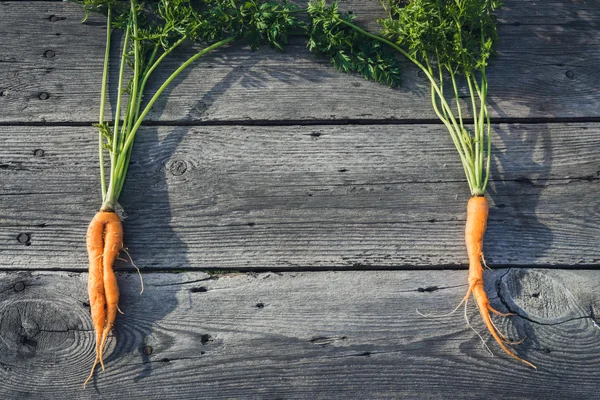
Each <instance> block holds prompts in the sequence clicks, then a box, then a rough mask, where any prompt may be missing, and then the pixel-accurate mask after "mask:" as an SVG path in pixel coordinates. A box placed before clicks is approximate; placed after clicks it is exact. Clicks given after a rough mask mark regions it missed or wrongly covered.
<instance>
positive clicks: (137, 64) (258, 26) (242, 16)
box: [74, 0, 303, 387]
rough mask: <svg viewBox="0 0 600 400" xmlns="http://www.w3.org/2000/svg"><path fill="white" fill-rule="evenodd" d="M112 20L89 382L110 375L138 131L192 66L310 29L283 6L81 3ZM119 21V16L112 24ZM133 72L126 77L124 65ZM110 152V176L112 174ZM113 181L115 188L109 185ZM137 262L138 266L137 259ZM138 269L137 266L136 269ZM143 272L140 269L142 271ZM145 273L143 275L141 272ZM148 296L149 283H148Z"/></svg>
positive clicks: (131, 0) (200, 1) (141, 0)
mask: <svg viewBox="0 0 600 400" xmlns="http://www.w3.org/2000/svg"><path fill="white" fill-rule="evenodd" d="M74 1H75V2H78V3H80V4H82V5H83V7H84V10H85V13H86V18H87V14H88V12H90V11H95V12H100V13H102V14H105V15H106V16H107V18H106V48H105V53H104V69H103V74H102V87H101V97H100V116H99V120H98V123H97V124H94V126H96V127H97V128H98V130H99V132H98V133H99V135H98V139H99V140H98V145H99V146H98V156H99V161H100V186H101V189H102V207H101V208H100V211H99V212H98V213H97V214H96V215H95V217H94V218H93V220H92V222H91V223H90V226H89V228H88V234H87V248H88V252H89V279H88V291H89V296H90V307H91V314H92V321H93V326H94V332H95V351H96V358H95V360H94V364H93V366H92V371H91V373H90V375H89V376H88V378H87V380H86V381H85V383H84V387H85V384H86V383H87V382H89V380H90V379H91V378H92V376H93V375H94V370H95V369H96V366H97V365H98V363H99V364H100V365H101V366H102V369H104V361H103V357H102V354H103V351H104V349H105V346H106V342H107V339H108V335H109V333H110V331H111V329H112V327H113V324H114V323H115V318H116V315H117V312H120V310H119V306H118V302H119V288H118V286H117V280H116V277H115V274H114V272H113V264H114V262H115V260H116V259H117V257H118V256H119V252H120V251H121V250H122V249H123V227H122V225H121V222H120V220H119V217H118V216H117V214H115V212H114V210H115V208H116V206H117V202H118V200H119V196H120V195H121V192H122V191H123V186H124V184H125V178H126V177H127V170H128V168H129V165H130V159H131V154H132V149H133V144H134V141H135V136H136V133H137V131H138V130H139V129H140V127H141V126H142V123H143V121H144V118H145V117H146V116H147V115H148V113H149V112H150V110H151V109H152V106H153V105H154V103H155V102H156V101H157V100H158V98H159V97H160V96H161V95H162V93H163V92H164V91H165V89H166V88H167V87H168V86H169V85H171V83H173V82H174V81H175V79H176V78H177V76H179V74H181V72H182V71H184V70H185V69H186V68H188V67H189V66H190V65H192V63H194V62H195V61H196V60H198V59H200V58H201V57H203V56H205V55H207V54H208V53H210V52H212V51H214V50H216V49H218V48H221V47H224V46H226V45H228V44H230V43H232V42H234V41H236V40H245V41H246V42H248V43H249V44H250V47H251V48H252V49H256V48H258V47H259V45H261V44H263V43H268V44H269V45H271V46H273V47H276V48H278V49H282V48H283V47H282V46H283V44H285V43H286V42H287V38H288V30H291V29H293V30H296V29H299V28H300V27H302V26H303V23H302V22H300V21H298V20H297V19H296V18H295V17H294V13H295V12H296V9H297V7H296V6H294V5H291V4H287V3H286V2H285V1H279V0H249V1H246V0H244V1H237V0H236V1H231V0H176V1H173V0H151V1H150V0H119V1H115V0H74ZM113 16H114V18H113ZM113 28H114V29H120V30H122V31H123V32H124V35H123V38H122V45H121V52H120V54H121V57H120V63H119V70H118V79H117V87H116V92H117V99H116V102H115V103H116V104H115V108H114V115H113V121H112V122H110V121H106V120H105V119H104V110H105V104H106V99H107V97H108V90H107V88H108V75H109V65H110V60H109V58H110V48H111V35H112V30H113ZM187 41H195V42H197V43H198V44H199V45H200V46H201V47H200V49H198V50H197V51H196V52H195V53H194V54H193V55H191V56H189V57H187V58H186V59H185V60H184V61H183V62H182V63H181V64H180V65H179V67H178V68H177V69H175V70H174V71H173V72H172V73H171V74H170V75H169V76H168V77H167V78H166V79H165V80H164V81H163V82H162V84H160V85H159V86H158V89H156V90H155V91H154V93H149V90H148V88H150V87H152V86H153V85H150V84H149V83H150V78H151V77H152V76H155V74H154V75H153V73H154V71H155V70H156V69H157V68H158V67H159V65H160V64H161V63H162V62H163V60H164V59H165V58H166V57H167V56H168V55H169V54H171V53H172V52H174V51H175V50H176V49H177V48H178V47H179V46H180V45H182V44H183V43H185V42H187ZM127 65H128V66H130V67H131V69H132V71H130V72H127V71H125V66H127ZM105 153H108V156H109V157H110V171H109V173H108V174H105V171H104V167H105V162H104V161H105V158H104V156H105ZM107 181H108V185H107ZM132 264H133V261H132ZM134 267H135V265H134ZM136 268H137V267H136ZM138 272H139V270H138ZM142 290H143V285H142Z"/></svg>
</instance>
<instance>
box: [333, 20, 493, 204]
mask: <svg viewBox="0 0 600 400" xmlns="http://www.w3.org/2000/svg"><path fill="white" fill-rule="evenodd" d="M339 21H340V22H341V23H342V24H344V25H346V26H348V27H349V28H351V29H354V30H355V31H357V32H359V33H361V34H362V35H364V36H366V37H368V38H371V39H374V40H378V41H380V42H381V43H385V44H386V45H388V46H390V47H392V48H393V49H395V50H396V51H398V52H399V53H400V54H402V55H403V56H405V57H406V58H408V60H410V61H411V62H412V63H413V64H415V65H416V66H417V67H419V68H420V69H421V70H422V71H423V72H424V73H425V76H427V79H429V82H430V83H431V87H432V90H434V91H435V92H436V94H437V96H438V99H439V101H440V104H441V106H442V109H443V110H445V111H447V112H448V116H449V117H450V121H444V119H443V118H440V119H441V120H442V122H444V124H445V125H446V127H448V131H449V132H450V135H451V136H453V132H460V135H459V136H458V141H459V142H460V145H461V147H462V148H463V151H464V152H465V153H467V149H466V144H465V142H464V140H463V139H462V131H461V130H460V128H459V126H458V124H457V122H456V119H455V118H454V115H453V114H452V110H451V108H450V106H449V105H448V102H447V101H446V99H445V98H444V96H443V93H442V91H441V89H440V87H439V86H438V85H437V83H436V82H435V79H434V78H433V74H432V73H431V72H430V71H429V70H428V68H426V67H425V66H424V65H423V64H422V63H420V62H419V61H418V60H417V59H415V58H414V57H411V55H410V54H408V53H407V52H406V51H405V50H404V49H402V48H401V47H400V46H398V45H397V44H395V43H393V42H391V41H389V40H387V39H385V38H383V37H381V36H378V35H374V34H372V33H369V32H367V31H366V30H364V29H362V28H360V27H358V26H356V25H354V24H352V23H351V22H348V21H344V20H343V19H341V18H340V19H339ZM434 104H435V107H436V108H437V103H436V102H434ZM474 112H476V109H475V108H474ZM437 115H438V117H440V116H441V113H440V112H439V109H438V110H437ZM449 125H450V126H449ZM453 139H454V136H453ZM455 144H456V143H455ZM457 150H459V154H460V155H461V161H463V166H464V168H465V173H466V175H467V180H468V181H469V186H470V189H471V193H472V194H473V195H480V194H483V192H482V190H481V187H482V186H483V185H481V184H479V185H474V184H475V177H476V174H475V173H474V171H473V168H474V167H475V165H476V164H475V163H473V162H472V161H473V160H471V162H469V160H467V157H465V156H463V153H462V152H461V151H460V149H459V147H458V146H457ZM488 162H489V160H488ZM486 182H487V181H486Z"/></svg>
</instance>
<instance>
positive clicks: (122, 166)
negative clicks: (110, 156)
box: [115, 36, 235, 201]
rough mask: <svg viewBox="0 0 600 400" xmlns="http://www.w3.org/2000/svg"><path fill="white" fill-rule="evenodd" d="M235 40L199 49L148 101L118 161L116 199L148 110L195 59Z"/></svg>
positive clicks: (232, 38)
mask: <svg viewBox="0 0 600 400" xmlns="http://www.w3.org/2000/svg"><path fill="white" fill-rule="evenodd" d="M233 40H235V37H234V36H232V37H229V38H227V39H223V40H221V41H219V42H217V43H214V44H212V45H210V46H208V47H206V48H204V49H202V50H201V51H199V52H198V53H196V54H194V55H193V56H192V57H190V58H189V59H188V60H187V61H186V62H184V63H183V64H182V65H181V66H180V67H179V68H177V69H176V70H175V72H173V73H172V74H171V76H169V77H168V78H167V80H165V82H164V83H163V84H162V85H161V86H160V87H159V88H158V90H157V91H156V93H154V95H153V96H152V98H151V99H150V101H149V102H148V104H147V105H146V107H144V110H143V111H142V113H141V114H140V116H139V117H138V119H137V120H136V122H135V125H134V126H133V127H132V128H131V131H130V132H129V136H128V137H127V140H126V142H125V145H124V146H123V152H124V153H125V156H122V157H119V160H118V163H117V171H118V174H119V182H118V188H117V192H116V197H115V201H116V199H118V197H119V195H120V194H121V190H122V189H123V184H124V183H125V176H126V175H127V168H128V163H127V164H126V161H127V151H128V150H129V148H130V147H131V146H132V144H133V140H134V139H135V134H136V132H137V130H138V129H139V128H140V126H141V125H142V121H143V120H144V118H145V117H146V115H147V114H148V112H149V111H150V109H151V108H152V106H153V105H154V103H155V102H156V100H157V99H158V98H159V97H160V95H161V94H162V92H163V91H164V90H165V89H166V88H167V86H169V84H170V83H171V82H173V80H174V79H175V78H176V77H177V76H178V75H179V74H180V73H181V72H182V71H183V70H185V69H186V68H187V67H188V66H189V65H190V64H192V63H193V62H194V61H196V60H197V59H198V58H200V57H202V56H203V55H205V54H207V53H209V52H211V51H213V50H215V49H217V48H219V47H221V46H224V45H226V44H228V43H230V42H232V41H233Z"/></svg>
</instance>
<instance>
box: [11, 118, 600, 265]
mask: <svg viewBox="0 0 600 400" xmlns="http://www.w3.org/2000/svg"><path fill="white" fill-rule="evenodd" d="M494 131H495V137H494V139H493V140H494V143H495V144H494V146H495V148H494V160H493V179H494V180H493V182H491V185H490V191H489V197H490V199H491V204H492V209H491V214H490V221H489V225H488V234H487V241H486V244H485V246H486V247H485V252H486V257H487V260H488V262H489V263H490V265H511V266H514V265H537V266H543V265H553V266H575V267H577V266H579V267H581V266H597V265H598V264H599V263H600V235H599V234H598V226H599V224H600V213H599V212H598V210H599V209H600V208H599V205H600V203H599V199H598V196H597V193H598V185H599V184H600V180H599V179H598V171H599V170H600V167H599V165H598V159H599V154H598V151H599V149H600V143H599V141H600V124H528V125H517V124H510V125H498V126H495V129H494ZM96 135H97V134H96V132H95V130H94V128H80V127H44V128H41V127H3V128H2V129H0V142H2V143H3V146H2V147H1V148H0V179H1V181H2V189H1V192H0V252H2V257H0V268H9V269H24V268H31V269H62V268H78V269H84V268H85V266H86V265H87V264H86V254H85V248H84V240H83V239H84V237H85V231H86V227H87V224H88V223H89V220H90V219H91V216H92V215H93V213H94V212H95V210H97V208H98V207H99V199H98V197H99V194H98V190H99V189H98V188H99V184H98V168H97V160H96V157H97V156H96V152H97V142H96V140H97V136H96ZM136 140H137V143H136V148H135V151H134V154H133V156H132V165H131V169H130V172H129V177H130V180H129V181H128V182H127V185H126V188H125V191H124V193H123V197H122V198H121V202H122V205H123V207H124V209H125V211H126V214H127V218H126V219H125V221H124V226H125V231H126V238H125V242H126V246H127V247H129V250H130V253H131V255H132V256H133V258H134V260H136V262H137V265H138V266H139V267H141V268H159V269H163V268H224V269H239V268H253V267H256V266H257V265H259V266H261V267H263V268H314V267H318V268H376V267H385V268H390V267H402V268H439V267H441V266H442V267H443V266H445V267H449V266H450V267H453V268H455V267H460V268H462V267H464V266H465V265H466V263H467V257H466V253H465V250H464V243H463V240H464V239H463V237H464V233H463V232H464V219H465V205H466V201H467V199H468V193H469V192H468V187H467V184H466V182H465V179H464V176H463V172H462V170H461V168H460V167H459V165H458V164H457V156H456V154H455V149H453V148H452V146H453V145H452V143H451V140H450V139H449V137H448V135H447V133H446V132H444V131H443V127H441V126H439V125H410V126H390V125H381V126H311V127H300V126H290V127H287V126H284V127H243V126H241V127H240V126H228V127H152V128H144V129H143V130H142V131H140V133H139V136H138V138H137V139H136ZM36 150H38V152H37V153H36ZM42 151H43V155H42V153H41V152H42ZM35 154H37V156H36V155H35ZM20 235H21V236H20ZM119 267H120V268H129V267H128V266H127V265H124V264H123V265H119Z"/></svg>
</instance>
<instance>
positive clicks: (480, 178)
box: [309, 0, 501, 196]
mask: <svg viewBox="0 0 600 400" xmlns="http://www.w3.org/2000/svg"><path fill="white" fill-rule="evenodd" d="M380 1H381V3H382V6H383V7H384V9H385V11H386V14H387V17H386V18H384V19H381V20H379V23H380V24H381V26H382V27H383V31H382V32H381V34H379V35H376V34H373V33H370V32H368V31H366V30H364V29H362V28H360V27H359V26H357V25H355V24H354V23H353V22H352V20H349V19H348V18H344V16H343V15H340V14H339V13H338V12H337V5H336V3H333V4H332V5H331V6H327V5H326V3H325V0H311V1H310V3H309V14H311V18H312V20H313V21H315V20H316V21H321V23H322V24H327V25H331V24H334V23H338V24H344V25H346V26H348V27H349V28H351V29H353V30H354V31H356V32H358V33H360V34H362V35H363V36H365V37H368V38H370V39H373V40H378V41H380V42H381V43H385V44H386V45H388V46H390V47H391V48H393V49H395V50H396V51H398V52H399V53H401V54H402V55H403V56H405V57H406V58H408V59H409V60H410V61H412V62H413V63H414V64H415V65H417V66H418V67H419V68H420V69H421V70H422V71H423V72H424V73H425V76H426V77H427V78H428V80H429V82H430V84H431V102H432V105H433V109H434V111H435V113H436V115H437V116H438V118H439V119H440V120H441V121H442V122H443V123H444V125H445V126H446V128H447V129H448V131H449V133H450V136H451V137H452V141H453V142H454V145H455V146H456V150H457V151H458V153H459V155H460V159H461V162H462V165H463V168H464V171H465V175H466V177H467V181H468V182H469V187H470V190H471V194H472V195H474V196H476V195H482V194H484V193H485V188H486V186H487V182H488V179H489V173H490V152H491V127H490V117H489V113H488V109H487V95H488V82H487V78H486V73H485V68H486V66H487V63H488V60H489V58H490V56H491V55H492V54H493V52H494V46H495V43H496V41H497V39H498V34H497V31H496V17H495V15H494V11H495V10H497V9H498V8H499V7H500V6H501V3H500V2H499V1H497V0H411V1H406V0H380ZM332 10H333V11H335V12H332ZM458 76H462V77H463V78H464V80H465V81H466V83H467V86H468V90H469V100H470V105H467V106H466V107H467V108H470V114H471V115H472V125H471V126H469V125H467V123H465V121H464V118H463V107H464V105H461V102H460V95H459V88H458V84H457V77H458ZM448 81H449V82H448ZM446 83H447V84H446ZM447 86H451V88H450V90H451V92H450V93H451V96H452V97H454V99H455V105H456V111H454V109H452V108H451V106H450V103H449V100H448V99H447V98H446V95H445V93H444V89H448V88H447Z"/></svg>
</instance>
